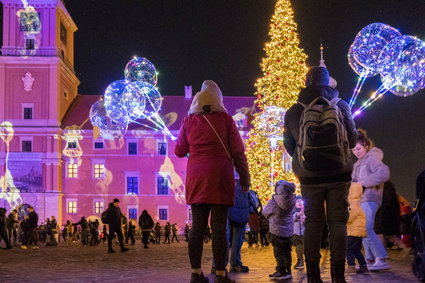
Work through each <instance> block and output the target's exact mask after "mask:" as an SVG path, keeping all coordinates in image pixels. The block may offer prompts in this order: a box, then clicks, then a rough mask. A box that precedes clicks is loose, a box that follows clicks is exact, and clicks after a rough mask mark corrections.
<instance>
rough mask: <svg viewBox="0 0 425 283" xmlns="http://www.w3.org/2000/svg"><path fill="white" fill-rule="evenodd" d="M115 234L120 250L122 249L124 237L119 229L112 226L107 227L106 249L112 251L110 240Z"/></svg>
mask: <svg viewBox="0 0 425 283" xmlns="http://www.w3.org/2000/svg"><path fill="white" fill-rule="evenodd" d="M115 233H117V236H118V241H119V243H120V247H121V249H124V236H123V235H122V231H121V227H113V226H112V227H111V226H109V237H108V249H109V250H112V240H113V239H114V235H115Z"/></svg>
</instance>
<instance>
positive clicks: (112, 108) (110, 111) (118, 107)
mask: <svg viewBox="0 0 425 283" xmlns="http://www.w3.org/2000/svg"><path fill="white" fill-rule="evenodd" d="M126 86H127V82H126V81H125V80H120V81H115V82H113V83H111V84H110V85H109V86H108V87H107V88H106V90H105V95H104V105H105V109H106V114H107V115H108V116H109V117H110V118H111V119H112V120H113V121H114V122H117V123H119V124H128V122H129V119H130V118H129V114H128V111H127V109H126V108H125V107H124V104H123V92H124V89H125V87H126Z"/></svg>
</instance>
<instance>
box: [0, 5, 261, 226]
mask: <svg viewBox="0 0 425 283" xmlns="http://www.w3.org/2000/svg"><path fill="white" fill-rule="evenodd" d="M0 2H1V3H2V4H3V45H2V49H1V56H0V138H1V140H0V207H6V208H7V209H8V210H10V208H11V207H17V206H19V205H21V204H29V205H32V206H34V207H35V210H36V211H37V212H38V214H39V217H40V221H39V222H40V223H41V222H42V221H43V219H45V218H46V217H51V216H52V215H54V216H56V217H57V218H58V220H59V223H63V222H64V221H66V220H68V219H70V220H72V221H78V220H79V219H80V217H81V216H86V217H88V216H91V217H97V218H99V217H100V214H101V213H102V211H103V210H104V209H105V208H106V207H107V205H108V203H109V202H111V201H112V199H114V198H118V199H120V200H121V210H122V211H123V213H125V214H126V215H127V217H129V218H138V216H139V215H140V213H141V212H142V210H144V209H146V210H148V212H149V213H150V214H151V215H152V216H153V218H154V220H156V221H160V223H161V224H164V223H165V222H167V221H169V222H171V223H177V224H178V225H179V226H180V227H182V226H184V224H185V222H186V221H190V218H191V216H190V209H189V207H188V206H187V205H186V203H185V199H184V194H185V187H184V181H185V170H186V161H187V160H186V159H180V158H177V157H176V156H175V155H174V146H175V142H174V141H172V140H171V139H170V138H168V137H166V136H164V135H163V134H162V133H161V132H159V131H153V130H150V129H147V128H144V127H141V126H139V125H136V124H131V125H130V127H129V130H128V131H127V133H126V135H125V136H124V137H122V138H120V139H115V140H104V139H102V137H100V136H99V135H98V133H97V131H96V130H93V127H92V125H91V123H90V120H89V119H88V116H89V111H90V107H91V105H92V104H93V103H94V102H95V101H97V100H98V98H99V96H94V95H78V85H79V83H80V81H79V80H78V78H77V77H76V75H75V73H74V68H73V66H74V64H73V62H74V32H75V31H76V30H77V27H76V25H75V23H74V22H73V20H72V18H71V16H70V15H69V13H68V12H67V10H66V8H65V6H64V5H63V3H62V2H61V1H59V0H29V1H28V4H27V3H26V2H27V1H21V0H0ZM112 80H113V79H112ZM112 80H111V82H112ZM191 98H192V90H191V88H186V91H185V95H181V96H165V97H164V99H163V103H162V108H161V110H160V112H159V114H160V115H161V116H162V117H163V120H164V121H165V123H166V124H167V125H168V126H169V129H170V131H171V132H172V134H173V135H175V136H177V135H178V129H179V127H180V123H181V121H182V119H183V118H184V116H185V115H186V113H187V111H188V109H189V105H190V103H191ZM253 100H254V97H225V98H224V103H225V105H226V107H227V108H228V110H229V113H231V114H234V113H235V110H236V109H238V108H241V107H243V106H251V105H252V104H253ZM238 126H239V129H240V130H241V134H242V135H243V136H245V135H246V134H247V130H248V129H247V121H246V120H241V121H239V122H238Z"/></svg>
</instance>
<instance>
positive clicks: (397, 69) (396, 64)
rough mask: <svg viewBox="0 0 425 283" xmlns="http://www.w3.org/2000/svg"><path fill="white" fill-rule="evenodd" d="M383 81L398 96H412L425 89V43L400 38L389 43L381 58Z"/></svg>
mask: <svg viewBox="0 0 425 283" xmlns="http://www.w3.org/2000/svg"><path fill="white" fill-rule="evenodd" d="M379 62H380V73H381V81H382V83H383V84H384V86H385V88H386V89H388V90H389V91H390V92H392V93H393V94H395V95H398V96H403V97H405V96H410V95H413V94H414V93H416V92H417V91H418V90H420V89H422V88H424V87H425V43H424V42H423V41H421V40H419V39H418V38H416V37H413V36H408V35H405V36H400V37H397V38H395V39H393V40H392V41H391V42H390V43H388V44H387V45H386V46H385V47H384V49H383V50H382V52H381V55H380V57H379Z"/></svg>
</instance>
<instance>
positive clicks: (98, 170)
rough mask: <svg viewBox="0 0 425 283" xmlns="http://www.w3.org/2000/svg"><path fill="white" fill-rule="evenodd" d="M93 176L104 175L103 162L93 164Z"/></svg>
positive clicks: (99, 177) (100, 176)
mask: <svg viewBox="0 0 425 283" xmlns="http://www.w3.org/2000/svg"><path fill="white" fill-rule="evenodd" d="M94 177H95V178H97V179H101V178H103V177H105V164H99V163H96V164H94Z"/></svg>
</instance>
